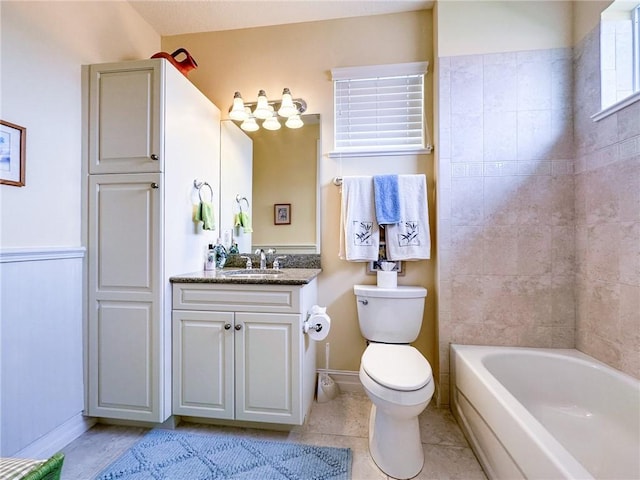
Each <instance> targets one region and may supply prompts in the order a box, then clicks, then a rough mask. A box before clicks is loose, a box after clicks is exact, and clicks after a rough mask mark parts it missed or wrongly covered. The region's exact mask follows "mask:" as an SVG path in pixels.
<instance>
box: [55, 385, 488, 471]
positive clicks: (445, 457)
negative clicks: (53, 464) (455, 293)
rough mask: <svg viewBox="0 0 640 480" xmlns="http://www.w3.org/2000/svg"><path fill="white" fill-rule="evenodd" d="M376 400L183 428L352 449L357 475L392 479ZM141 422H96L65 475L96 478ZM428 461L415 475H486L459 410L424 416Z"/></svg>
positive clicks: (431, 410) (352, 397)
mask: <svg viewBox="0 0 640 480" xmlns="http://www.w3.org/2000/svg"><path fill="white" fill-rule="evenodd" d="M370 406H371V403H370V402H369V399H368V398H367V396H366V395H365V394H364V393H342V394H340V395H339V396H338V397H336V398H335V399H333V400H331V401H329V402H326V403H316V402H314V403H313V406H312V407H311V413H310V415H309V417H308V418H307V421H306V423H305V424H304V425H302V426H300V427H294V428H293V429H292V430H291V431H289V432H278V431H271V430H258V429H247V428H237V427H221V426H214V425H204V424H194V423H181V424H180V425H178V427H177V430H182V431H189V432H201V433H205V432H216V433H221V432H229V433H230V434H236V435H237V434H240V435H247V436H253V437H261V438H269V439H272V440H277V441H291V442H300V443H308V444H316V445H324V446H333V447H343V448H351V450H352V454H353V464H352V479H353V480H378V479H380V480H388V479H390V478H391V477H387V475H385V474H384V473H382V472H381V471H380V470H379V469H378V467H376V465H375V463H374V462H373V460H372V459H371V456H370V455H369V449H368V446H367V443H368V440H367V428H368V420H369V409H370ZM146 431H147V430H146V429H144V428H139V427H122V426H111V425H96V426H95V427H93V428H92V429H91V430H89V431H88V432H86V433H85V434H83V435H82V436H81V437H79V438H78V439H76V440H75V441H73V442H72V443H70V444H69V445H67V446H66V447H65V448H64V453H65V461H64V467H63V470H62V480H90V479H92V478H94V477H95V475H97V474H98V473H99V472H100V471H101V470H102V469H103V468H105V467H106V466H107V465H108V464H110V463H111V462H112V461H113V460H115V459H116V458H117V457H118V456H119V455H120V454H121V453H123V452H124V451H125V450H126V449H127V448H129V447H130V446H131V445H132V444H134V443H135V442H136V441H137V440H138V439H139V438H141V437H142V436H143V435H144V434H145V433H146ZM420 431H421V436H422V446H423V448H424V452H425V465H424V468H423V469H422V472H420V474H419V475H418V476H417V477H415V478H416V479H418V480H425V479H438V480H445V479H464V480H473V479H485V480H486V477H485V475H484V473H483V471H482V469H481V468H480V465H479V464H478V461H477V460H476V457H475V456H474V454H473V452H472V451H471V449H470V448H469V445H468V444H467V441H466V440H465V438H464V436H463V434H462V432H461V431H460V428H459V427H458V425H457V424H456V421H455V420H454V418H453V415H452V414H451V412H450V411H449V410H448V409H439V408H437V407H435V406H434V405H433V404H430V405H429V406H428V407H427V409H426V410H425V411H424V412H423V413H422V414H421V415H420Z"/></svg>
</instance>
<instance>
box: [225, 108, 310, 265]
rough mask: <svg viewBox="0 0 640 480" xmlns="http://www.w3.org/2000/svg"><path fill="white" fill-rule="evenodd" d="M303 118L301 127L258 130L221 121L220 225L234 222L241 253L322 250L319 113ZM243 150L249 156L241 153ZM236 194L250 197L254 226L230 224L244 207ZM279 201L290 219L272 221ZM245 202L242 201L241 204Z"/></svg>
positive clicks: (228, 225)
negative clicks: (285, 208) (242, 128)
mask: <svg viewBox="0 0 640 480" xmlns="http://www.w3.org/2000/svg"><path fill="white" fill-rule="evenodd" d="M302 120H303V122H304V126H302V127H301V128H296V129H290V128H286V127H284V126H283V127H282V128H280V129H279V130H275V131H272V130H266V129H264V128H260V129H259V130H257V131H256V132H244V131H242V130H240V128H239V127H238V126H237V124H236V123H235V122H232V121H231V120H223V121H222V127H221V128H222V130H221V133H222V138H221V172H220V182H221V188H220V193H221V200H220V208H221V214H220V219H221V227H220V228H221V232H224V231H225V230H226V229H229V228H233V237H234V242H236V243H238V246H239V248H240V251H241V253H251V252H253V251H255V249H257V248H264V249H265V250H266V249H268V248H275V249H276V250H277V252H278V253H282V254H287V253H290V254H304V253H320V202H319V194H320V192H319V188H318V167H319V161H318V160H319V152H320V115H319V114H309V115H302ZM247 138H248V139H249V140H250V147H247V145H246V139H247ZM239 145H242V146H239ZM248 150H250V153H248ZM242 155H244V156H247V155H250V156H251V159H250V160H249V159H248V158H238V156H242ZM249 172H250V173H249ZM249 175H250V176H251V179H250V180H251V181H250V182H249V181H248V180H249V179H248V177H249ZM249 189H250V190H251V192H248V190H249ZM235 190H238V191H235ZM237 195H239V196H240V197H241V198H243V197H244V198H247V200H248V203H249V208H250V212H248V214H249V216H250V218H251V230H252V231H251V232H246V231H245V230H246V229H244V228H242V227H233V225H232V224H231V222H233V216H234V215H235V214H237V213H238V210H239V208H240V205H238V204H237V202H236V197H237ZM276 205H288V208H287V212H286V213H287V218H286V221H279V222H276V221H274V208H276V207H275V206H276ZM246 207H247V206H246V203H244V202H242V208H243V210H246ZM230 212H233V213H230ZM249 236H250V240H249Z"/></svg>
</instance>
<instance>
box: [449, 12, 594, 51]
mask: <svg viewBox="0 0 640 480" xmlns="http://www.w3.org/2000/svg"><path fill="white" fill-rule="evenodd" d="M587 3H590V2H587ZM437 12H438V56H440V57H451V56H455V55H475V54H484V53H495V52H517V51H524V50H536V49H541V48H563V47H569V46H571V44H572V35H571V31H572V29H571V21H572V2H569V1H512V0H508V1H480V0H475V1H452V0H445V1H439V2H438V5H437Z"/></svg>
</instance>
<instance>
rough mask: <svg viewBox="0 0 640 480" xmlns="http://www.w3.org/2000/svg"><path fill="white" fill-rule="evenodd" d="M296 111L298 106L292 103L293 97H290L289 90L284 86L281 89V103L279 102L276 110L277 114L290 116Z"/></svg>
mask: <svg viewBox="0 0 640 480" xmlns="http://www.w3.org/2000/svg"><path fill="white" fill-rule="evenodd" d="M297 113H299V112H298V108H297V107H296V106H295V104H294V103H293V99H292V98H291V92H290V91H289V89H288V88H285V89H284V90H283V91H282V103H281V104H280V109H279V110H278V115H280V116H281V117H287V118H288V117H290V116H291V115H296V114H297Z"/></svg>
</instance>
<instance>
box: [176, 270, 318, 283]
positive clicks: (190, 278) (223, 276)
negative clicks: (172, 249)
mask: <svg viewBox="0 0 640 480" xmlns="http://www.w3.org/2000/svg"><path fill="white" fill-rule="evenodd" d="M233 272H239V273H240V272H246V273H247V274H249V275H240V276H234V275H233ZM260 272H265V273H264V274H261V273H260ZM266 272H268V273H266ZM272 272H278V273H272ZM320 272H322V270H321V269H320V268H282V269H280V270H272V269H270V270H268V271H266V270H260V269H254V270H245V269H238V268H224V269H222V270H213V271H200V272H193V273H185V274H182V275H175V276H173V277H171V278H170V279H169V280H170V281H171V282H172V283H232V284H253V285H256V284H258V285H305V284H307V283H309V282H311V280H313V279H314V278H316V277H317V276H318V275H319V274H320Z"/></svg>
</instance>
